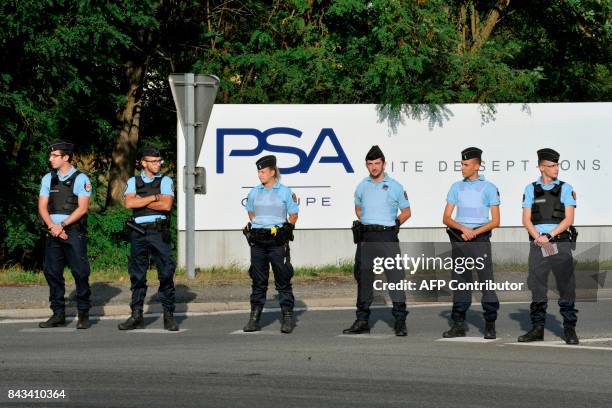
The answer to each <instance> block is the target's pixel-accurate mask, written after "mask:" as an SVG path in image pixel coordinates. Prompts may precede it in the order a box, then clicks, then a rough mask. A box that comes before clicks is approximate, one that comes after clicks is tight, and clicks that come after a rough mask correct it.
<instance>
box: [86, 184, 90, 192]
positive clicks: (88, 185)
mask: <svg viewBox="0 0 612 408" xmlns="http://www.w3.org/2000/svg"><path fill="white" fill-rule="evenodd" d="M85 191H87V192H88V193H89V192H90V191H91V183H85Z"/></svg>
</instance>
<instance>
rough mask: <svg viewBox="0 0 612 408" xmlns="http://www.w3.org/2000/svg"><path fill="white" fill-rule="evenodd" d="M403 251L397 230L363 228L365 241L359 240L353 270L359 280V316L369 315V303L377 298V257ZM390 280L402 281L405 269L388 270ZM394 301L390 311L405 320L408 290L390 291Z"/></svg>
mask: <svg viewBox="0 0 612 408" xmlns="http://www.w3.org/2000/svg"><path fill="white" fill-rule="evenodd" d="M399 253H400V247H399V239H398V238H397V232H395V231H376V232H375V231H372V232H364V233H363V238H362V242H359V243H357V250H356V252H355V266H354V269H353V273H354V276H355V280H356V281H357V304H356V306H357V311H356V315H357V320H366V321H367V320H368V319H369V318H370V306H371V305H372V301H373V300H374V287H373V285H374V275H375V274H374V270H373V263H374V258H376V257H391V258H395V256H396V255H397V254H399ZM385 275H386V278H387V282H389V283H399V282H400V281H401V280H403V279H404V278H405V272H404V270H403V269H389V270H385ZM389 296H390V297H391V301H392V302H393V309H392V310H391V313H392V314H393V317H395V319H397V320H406V316H407V315H408V311H407V309H406V294H405V293H404V291H398V290H393V291H389Z"/></svg>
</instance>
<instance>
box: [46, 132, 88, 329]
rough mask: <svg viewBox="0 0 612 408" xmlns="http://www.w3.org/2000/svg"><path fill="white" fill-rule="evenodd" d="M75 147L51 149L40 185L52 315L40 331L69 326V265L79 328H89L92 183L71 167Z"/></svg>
mask: <svg viewBox="0 0 612 408" xmlns="http://www.w3.org/2000/svg"><path fill="white" fill-rule="evenodd" d="M73 150H74V145H73V144H72V143H70V142H68V141H65V140H56V141H54V142H53V143H51V145H50V146H49V163H50V165H51V169H52V170H51V172H50V173H47V174H46V175H45V176H44V177H43V179H42V182H41V186H40V194H39V197H38V213H39V214H40V218H41V220H42V222H43V223H44V228H45V229H46V230H47V241H46V245H45V261H44V274H45V279H46V280H47V283H48V284H49V301H50V302H51V309H52V310H53V315H52V316H51V317H50V318H49V319H48V320H47V321H46V322H41V323H40V324H39V326H40V327H41V328H49V327H57V326H63V325H65V324H66V313H65V298H64V294H65V292H66V288H65V284H64V267H65V266H66V265H68V266H69V267H70V271H71V272H72V276H73V277H74V281H75V284H76V300H77V310H78V321H77V328H78V329H88V328H89V327H90V322H89V308H90V306H91V303H90V296H91V289H90V287H89V260H88V259H87V209H88V206H89V197H90V196H91V181H90V180H89V178H88V177H87V176H86V175H85V174H83V173H81V172H80V171H79V170H77V169H76V168H75V167H74V166H73V165H72V164H71V161H72V157H73Z"/></svg>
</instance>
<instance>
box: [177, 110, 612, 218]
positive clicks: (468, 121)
mask: <svg viewBox="0 0 612 408" xmlns="http://www.w3.org/2000/svg"><path fill="white" fill-rule="evenodd" d="M447 109H448V110H449V112H450V115H449V117H448V119H447V120H445V121H444V122H443V123H442V126H439V125H436V126H434V127H431V126H430V122H429V120H427V119H423V120H418V119H404V121H403V123H400V124H398V125H397V128H396V129H392V128H391V126H390V124H389V122H388V121H387V120H382V119H380V114H379V111H378V108H377V106H375V105H215V106H214V108H213V111H212V117H211V118H210V122H209V123H208V128H207V131H206V138H205V140H204V144H203V147H202V152H201V154H200V161H199V162H198V163H197V165H198V166H204V167H205V168H206V173H207V194H206V195H198V196H196V226H195V228H196V230H232V229H242V227H243V226H244V225H245V224H246V223H247V221H248V217H247V214H246V210H245V207H244V204H245V201H246V196H247V194H248V192H249V190H250V189H251V188H252V187H253V186H254V185H256V184H257V183H259V180H258V178H257V169H256V167H255V161H256V160H257V159H258V158H259V157H261V156H263V155H266V154H274V155H276V156H277V158H278V164H279V167H280V168H281V173H282V180H281V182H282V183H284V184H286V185H288V186H290V187H291V188H292V189H293V191H294V192H295V194H296V195H297V196H298V197H299V200H300V215H299V221H298V228H306V229H333V228H349V227H350V225H351V223H352V221H353V219H355V212H354V201H353V194H354V191H355V187H356V186H357V184H358V183H359V182H360V180H362V179H363V178H364V177H366V176H367V175H368V173H367V170H366V168H365V155H366V153H367V151H368V150H369V149H370V147H371V146H372V145H379V146H380V148H381V149H382V151H383V152H384V154H385V157H386V161H387V169H386V171H387V173H388V174H389V175H390V176H391V177H393V178H395V179H396V180H398V181H399V182H400V183H401V184H402V185H403V186H404V188H405V190H406V192H407V194H408V198H409V200H410V207H411V209H412V218H411V219H410V220H409V221H408V222H407V223H406V224H404V225H405V226H406V227H442V212H443V209H444V206H445V203H446V194H447V192H448V190H449V188H450V186H451V184H452V183H453V182H454V181H457V180H460V179H461V172H460V160H461V158H460V152H461V150H463V149H464V148H466V147H469V146H476V147H479V148H480V149H482V150H483V151H484V152H483V167H482V171H481V174H483V175H484V176H485V177H486V178H487V179H488V180H490V181H491V182H493V183H494V184H495V185H496V186H497V187H498V188H499V191H500V195H501V207H500V209H501V224H502V226H520V225H521V202H522V195H523V190H524V188H525V186H526V185H527V184H529V183H531V182H533V181H535V180H536V178H537V177H538V176H539V175H540V174H539V171H538V169H537V155H536V151H537V150H538V149H540V148H543V147H550V148H553V149H555V150H557V151H558V152H559V153H560V154H561V160H560V168H561V170H560V173H559V178H560V179H561V180H563V181H565V182H568V183H570V184H571V185H572V186H573V187H574V190H575V191H576V193H577V202H578V205H577V210H576V225H612V211H611V210H610V205H611V204H612V189H611V188H610V180H611V179H610V166H611V164H612V163H611V153H610V152H612V138H611V137H610V136H612V135H611V131H610V129H612V115H611V112H612V104H611V103H571V104H532V105H529V109H528V110H525V109H523V105H521V104H509V105H499V106H497V113H496V114H495V120H493V121H491V122H489V123H483V121H482V117H481V111H480V107H479V106H478V105H447ZM178 131H179V135H178V138H177V140H178V152H179V154H178V166H179V167H178V168H179V169H182V168H183V166H184V164H185V157H184V154H185V153H184V146H185V141H184V137H183V135H182V133H181V130H180V127H179V130H178ZM178 174H179V180H178V183H177V192H178V198H179V200H182V199H183V197H184V194H183V177H182V170H181V171H178ZM181 202H182V201H181ZM178 208H179V228H180V229H184V228H185V224H184V222H185V217H184V206H182V205H179V207H178Z"/></svg>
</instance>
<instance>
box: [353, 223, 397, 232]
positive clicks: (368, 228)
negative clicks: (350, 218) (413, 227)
mask: <svg viewBox="0 0 612 408" xmlns="http://www.w3.org/2000/svg"><path fill="white" fill-rule="evenodd" d="M360 228H361V232H383V231H395V230H396V229H397V227H396V226H395V225H393V226H391V227H389V226H387V225H377V224H368V225H364V224H361V226H360Z"/></svg>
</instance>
